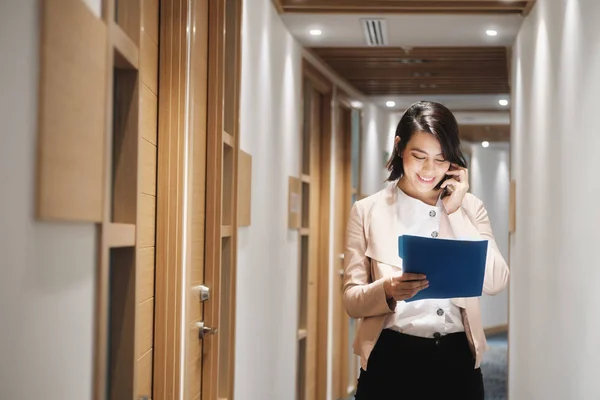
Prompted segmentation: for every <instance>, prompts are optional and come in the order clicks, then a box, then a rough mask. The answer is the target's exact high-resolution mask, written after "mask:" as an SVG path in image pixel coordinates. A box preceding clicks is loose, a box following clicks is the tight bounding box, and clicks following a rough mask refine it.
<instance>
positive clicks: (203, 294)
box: [193, 285, 210, 303]
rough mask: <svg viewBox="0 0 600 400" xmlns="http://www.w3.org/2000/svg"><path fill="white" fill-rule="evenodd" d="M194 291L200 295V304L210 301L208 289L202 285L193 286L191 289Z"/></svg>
mask: <svg viewBox="0 0 600 400" xmlns="http://www.w3.org/2000/svg"><path fill="white" fill-rule="evenodd" d="M193 289H194V290H197V291H198V293H200V303H202V302H205V301H206V300H208V299H210V289H209V288H208V287H206V286H204V285H200V286H195V287H194V288H193Z"/></svg>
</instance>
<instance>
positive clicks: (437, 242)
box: [398, 235, 488, 302]
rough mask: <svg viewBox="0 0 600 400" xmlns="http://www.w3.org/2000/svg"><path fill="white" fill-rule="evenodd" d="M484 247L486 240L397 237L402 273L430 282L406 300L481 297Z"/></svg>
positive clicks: (486, 245)
mask: <svg viewBox="0 0 600 400" xmlns="http://www.w3.org/2000/svg"><path fill="white" fill-rule="evenodd" d="M487 248H488V241H487V240H477V241H469V240H451V239H433V238H428V237H421V236H412V235H403V236H400V237H398V252H399V255H400V258H402V269H403V271H404V272H410V273H419V274H424V275H426V277H427V280H428V281H429V287H428V288H426V289H423V290H421V291H420V292H419V293H417V294H416V295H415V296H414V297H412V298H410V299H408V300H406V301H407V302H410V301H416V300H423V299H451V298H455V297H478V296H481V293H482V290H483V278H484V275H485V260H486V256H487Z"/></svg>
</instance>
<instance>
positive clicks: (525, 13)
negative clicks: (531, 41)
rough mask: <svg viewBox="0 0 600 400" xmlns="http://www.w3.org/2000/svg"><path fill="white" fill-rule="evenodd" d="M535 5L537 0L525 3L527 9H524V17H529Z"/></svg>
mask: <svg viewBox="0 0 600 400" xmlns="http://www.w3.org/2000/svg"><path fill="white" fill-rule="evenodd" d="M535 5H536V0H529V1H528V3H527V5H525V9H523V17H527V16H528V15H529V13H531V10H533V7H534V6H535Z"/></svg>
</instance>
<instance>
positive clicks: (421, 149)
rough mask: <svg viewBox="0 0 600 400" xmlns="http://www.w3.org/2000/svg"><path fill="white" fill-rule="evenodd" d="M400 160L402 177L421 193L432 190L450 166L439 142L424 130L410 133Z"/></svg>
mask: <svg viewBox="0 0 600 400" xmlns="http://www.w3.org/2000/svg"><path fill="white" fill-rule="evenodd" d="M397 140H399V138H397ZM402 162H403V165H404V179H406V180H407V181H408V182H407V183H410V185H411V186H412V187H413V188H414V189H416V190H417V191H418V192H421V193H426V192H430V191H432V190H434V189H435V187H436V186H437V185H438V184H439V183H440V181H441V180H442V179H444V177H445V176H446V172H447V171H448V169H449V168H450V162H449V161H447V160H446V159H444V155H443V154H442V147H441V146H440V142H439V141H438V140H437V139H436V138H435V136H433V135H431V134H429V133H426V132H415V133H414V134H413V135H412V137H411V138H410V140H409V141H408V143H407V144H406V147H405V149H404V152H403V153H402Z"/></svg>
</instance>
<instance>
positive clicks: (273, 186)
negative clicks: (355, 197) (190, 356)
mask: <svg viewBox="0 0 600 400" xmlns="http://www.w3.org/2000/svg"><path fill="white" fill-rule="evenodd" d="M250 3H251V6H249V4H250ZM301 84H302V47H301V46H300V44H298V43H297V42H296V41H295V40H294V38H293V37H292V36H291V35H290V34H289V32H288V31H287V29H286V27H285V26H284V25H283V23H282V22H281V20H280V18H279V16H278V14H277V12H276V11H275V9H274V8H273V5H272V2H271V0H251V1H250V0H247V1H245V2H244V9H243V21H242V84H241V103H240V110H241V114H240V146H241V149H242V150H244V151H246V152H248V153H250V154H251V155H252V177H253V178H252V225H251V226H250V227H247V228H240V229H239V234H238V265H237V268H238V269H237V301H236V307H237V310H236V365H235V398H236V399H238V400H244V399H248V400H255V399H291V398H293V397H294V395H295V390H296V345H297V322H298V279H299V274H298V247H299V242H298V241H299V236H298V232H297V231H293V230H288V228H287V207H288V177H289V176H298V175H299V172H300V159H299V155H300V146H301V141H300V138H301V136H300V135H301V132H300V128H301V123H302V102H301ZM364 104H365V112H364V121H365V122H364V123H365V130H364V131H363V138H364V139H363V146H364V147H363V154H362V156H363V163H364V165H363V175H362V177H363V193H366V194H371V193H374V192H376V191H377V190H379V189H380V188H381V187H382V185H383V183H382V182H383V180H384V179H385V178H384V174H383V172H382V171H383V161H382V151H383V148H384V144H383V142H384V141H385V134H386V133H387V132H386V131H387V129H388V126H387V125H386V124H388V122H389V121H387V120H386V117H387V114H386V113H385V111H383V110H381V109H379V108H377V107H374V106H372V105H371V104H370V103H368V102H365V103H364ZM332 185H333V182H332ZM332 226H333V225H332ZM331 262H332V263H333V262H334V261H333V259H332V261H331ZM330 301H331V299H330ZM329 306H330V309H331V304H330V305H329ZM329 363H331V357H329ZM330 373H331V371H330Z"/></svg>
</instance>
